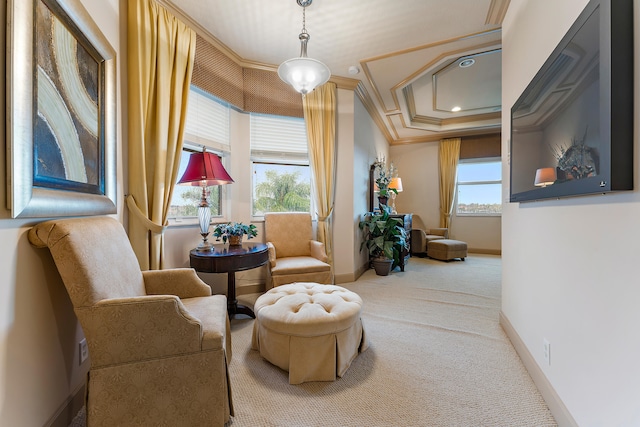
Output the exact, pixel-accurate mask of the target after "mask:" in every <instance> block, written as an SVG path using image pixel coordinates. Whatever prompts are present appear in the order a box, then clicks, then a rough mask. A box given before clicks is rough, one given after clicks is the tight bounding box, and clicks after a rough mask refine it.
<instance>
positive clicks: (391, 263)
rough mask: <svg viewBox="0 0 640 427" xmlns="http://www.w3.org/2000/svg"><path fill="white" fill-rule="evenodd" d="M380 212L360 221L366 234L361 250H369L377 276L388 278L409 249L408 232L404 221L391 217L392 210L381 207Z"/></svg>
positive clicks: (367, 215)
mask: <svg viewBox="0 0 640 427" xmlns="http://www.w3.org/2000/svg"><path fill="white" fill-rule="evenodd" d="M380 208H381V211H380V212H368V213H367V214H365V216H364V219H363V220H362V221H360V223H359V227H360V229H361V230H362V231H363V232H364V233H363V236H362V238H363V240H362V243H361V244H360V250H363V249H364V248H367V251H368V253H369V258H370V259H371V263H372V264H373V267H374V268H375V270H376V274H378V275H380V276H386V275H387V274H389V272H390V271H391V270H392V269H393V268H395V267H396V266H398V265H399V264H400V257H401V256H402V250H403V249H409V245H408V243H407V231H406V230H405V229H404V227H403V224H402V220H400V219H398V218H393V217H391V216H390V213H391V208H390V207H388V206H386V205H381V206H380Z"/></svg>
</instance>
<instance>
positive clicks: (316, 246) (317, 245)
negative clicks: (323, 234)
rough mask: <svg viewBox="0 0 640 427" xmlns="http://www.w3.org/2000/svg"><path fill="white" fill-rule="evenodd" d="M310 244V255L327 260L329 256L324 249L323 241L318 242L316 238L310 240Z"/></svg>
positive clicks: (323, 260)
mask: <svg viewBox="0 0 640 427" xmlns="http://www.w3.org/2000/svg"><path fill="white" fill-rule="evenodd" d="M310 245H311V256H312V257H314V258H315V259H317V260H320V261H322V262H327V263H328V262H329V257H328V256H327V252H326V251H325V249H324V243H322V242H318V241H317V240H310Z"/></svg>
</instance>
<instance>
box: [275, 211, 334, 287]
mask: <svg viewBox="0 0 640 427" xmlns="http://www.w3.org/2000/svg"><path fill="white" fill-rule="evenodd" d="M264 235H265V241H266V242H267V247H268V248H269V269H268V278H267V285H266V287H267V289H271V288H273V287H275V286H280V285H284V284H286V283H294V282H315V283H324V284H331V283H332V275H331V265H329V264H328V261H329V259H328V257H327V254H326V252H325V249H324V243H320V242H318V241H316V240H313V227H312V225H311V215H309V214H308V213H298V212H278V213H275V212H273V213H266V214H265V215H264Z"/></svg>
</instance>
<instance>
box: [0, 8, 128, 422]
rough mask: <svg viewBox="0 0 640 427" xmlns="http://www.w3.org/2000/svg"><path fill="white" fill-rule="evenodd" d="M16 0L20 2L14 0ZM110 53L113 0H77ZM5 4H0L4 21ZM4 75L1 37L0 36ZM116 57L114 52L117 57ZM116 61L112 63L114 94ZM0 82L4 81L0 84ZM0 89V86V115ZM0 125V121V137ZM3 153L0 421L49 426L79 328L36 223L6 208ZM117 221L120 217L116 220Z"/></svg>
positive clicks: (66, 387)
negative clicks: (36, 240)
mask: <svg viewBox="0 0 640 427" xmlns="http://www.w3.org/2000/svg"><path fill="white" fill-rule="evenodd" d="M18 1H19V0H18ZM81 2H82V3H83V4H84V5H85V7H86V9H87V10H88V12H89V13H90V15H91V16H92V17H93V19H94V20H95V21H96V23H97V24H98V26H99V27H100V28H101V30H102V32H103V33H104V35H105V36H106V37H107V39H108V40H109V42H110V43H111V45H112V46H113V47H114V49H115V50H116V52H121V46H120V40H121V34H120V32H121V27H120V25H119V19H120V17H119V10H120V8H119V2H118V0H104V1H100V2H96V1H92V0H82V1H81ZM5 14H6V2H1V3H0V20H1V21H2V22H5ZM0 45H1V46H2V53H1V54H0V62H2V64H0V73H2V74H4V70H5V67H4V58H5V48H4V46H5V34H4V31H2V32H1V35H0ZM119 56H120V55H119ZM122 66H123V65H122V63H119V64H118V97H119V98H120V97H121V91H120V78H119V76H120V75H121V72H120V70H121V67H122ZM1 80H2V81H5V79H4V78H2V79H1ZM4 100H5V88H4V84H3V85H2V88H1V89H0V103H2V106H3V108H2V111H4V105H5V102H4ZM4 127H5V122H4V120H1V121H0V132H1V133H2V134H3V135H4V132H5V129H4ZM122 136H123V134H122V113H121V109H120V108H118V133H117V138H116V139H117V141H118V153H119V154H118V165H119V166H118V172H117V173H118V205H119V206H120V208H119V210H120V212H121V210H122V208H121V206H122V194H123V189H122V182H123V180H122V176H123V172H122V167H121V165H122V154H121V153H122V150H123V137H122ZM5 174H6V168H5V149H4V148H3V149H2V150H0V177H1V178H0V182H1V183H2V185H0V199H1V200H2V203H1V204H0V241H1V242H2V245H0V424H2V425H3V426H4V425H6V426H41V425H46V424H47V423H48V422H50V421H52V420H53V419H54V418H55V417H56V416H57V415H58V413H59V411H61V410H62V409H63V408H64V407H65V405H66V403H67V401H68V399H69V398H70V397H71V396H72V395H73V394H74V393H75V392H76V391H77V390H79V388H80V387H81V386H82V385H83V384H84V380H85V374H86V372H87V371H88V368H89V364H88V363H87V362H85V363H84V364H83V365H82V366H80V364H79V356H78V342H79V341H80V340H81V339H82V338H83V334H82V330H81V328H80V326H79V324H78V322H77V320H76V317H75V314H74V313H73V307H72V305H71V302H70V300H69V297H68V296H67V293H66V291H65V288H64V285H63V284H62V282H61V280H60V277H59V275H58V273H57V270H56V268H55V266H54V264H53V261H52V259H51V256H50V255H49V253H48V252H47V251H46V250H39V249H34V248H33V247H31V246H30V245H29V242H28V241H27V236H26V232H27V230H28V229H29V228H30V227H31V225H33V224H34V223H36V222H39V221H40V220H38V219H32V220H28V219H26V220H15V219H11V218H10V213H9V211H7V210H6V209H5V203H4V201H5V200H6V199H5V198H6V191H5V178H4V177H5ZM118 216H120V215H118Z"/></svg>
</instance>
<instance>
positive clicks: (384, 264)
mask: <svg viewBox="0 0 640 427" xmlns="http://www.w3.org/2000/svg"><path fill="white" fill-rule="evenodd" d="M371 264H373V269H374V270H375V271H376V274H377V275H378V276H388V275H389V273H390V272H391V265H392V264H393V260H392V259H389V258H374V259H372V260H371Z"/></svg>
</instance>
